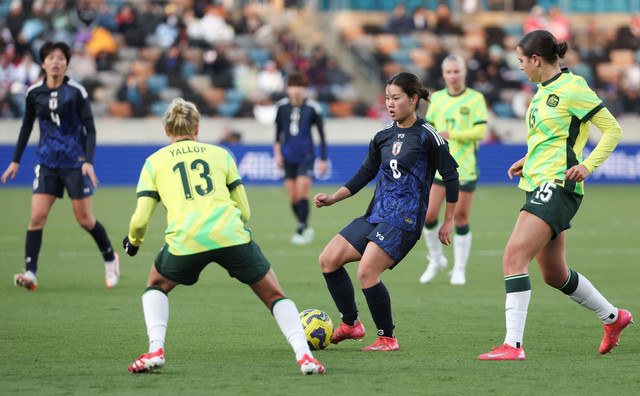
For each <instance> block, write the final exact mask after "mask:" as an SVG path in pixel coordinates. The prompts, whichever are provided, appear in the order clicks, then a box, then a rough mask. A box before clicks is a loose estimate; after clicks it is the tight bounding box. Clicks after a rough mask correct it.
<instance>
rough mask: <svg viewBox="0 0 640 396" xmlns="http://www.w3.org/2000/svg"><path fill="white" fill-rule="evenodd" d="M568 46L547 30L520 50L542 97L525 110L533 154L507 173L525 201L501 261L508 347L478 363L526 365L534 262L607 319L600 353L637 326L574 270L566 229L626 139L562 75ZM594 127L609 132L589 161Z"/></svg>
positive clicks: (594, 100)
mask: <svg viewBox="0 0 640 396" xmlns="http://www.w3.org/2000/svg"><path fill="white" fill-rule="evenodd" d="M568 47H569V46H568V44H567V43H566V42H562V43H560V44H558V42H557V40H556V38H555V37H554V36H553V34H551V33H550V32H549V31H547V30H535V31H533V32H531V33H529V34H527V35H525V36H524V37H523V38H522V40H520V42H519V43H518V46H517V48H516V51H517V55H518V61H519V62H520V69H521V70H522V71H523V72H524V74H525V75H526V76H527V78H528V79H529V81H531V82H533V83H539V84H538V91H537V92H536V95H535V96H534V98H533V100H532V101H531V104H530V105H529V109H528V111H527V119H526V123H527V130H528V133H527V147H528V149H527V155H526V156H525V157H524V158H522V159H520V160H518V161H516V162H515V163H514V164H513V165H511V167H510V168H509V170H508V172H507V173H508V175H509V178H513V176H520V184H519V185H518V187H520V188H521V189H523V190H525V192H526V202H525V204H524V206H523V207H522V209H521V210H520V214H519V215H518V220H517V221H516V225H515V227H514V229H513V232H512V233H511V236H510V237H509V241H508V242H507V246H506V247H505V250H504V256H503V257H502V269H503V271H504V283H505V287H506V292H507V296H506V301H505V319H506V325H507V334H506V335H505V338H504V343H503V344H502V345H501V346H499V347H494V348H493V350H492V351H491V352H488V353H485V354H482V355H480V356H478V360H524V359H525V354H524V349H523V348H522V340H523V337H524V327H525V323H526V319H527V311H528V309H529V300H530V299H531V281H530V279H529V263H530V262H531V261H532V260H533V259H534V258H535V259H536V261H537V262H538V266H539V267H540V272H541V273H542V278H543V279H544V281H545V282H546V283H547V284H548V285H549V286H553V287H555V288H557V289H558V290H560V291H562V292H563V293H564V294H566V295H567V296H569V298H571V299H572V300H573V301H575V302H577V303H578V304H580V305H582V306H584V307H586V308H589V309H591V310H592V311H593V312H594V313H595V314H596V315H597V316H598V318H600V320H602V322H603V326H604V338H603V339H602V342H601V343H600V348H599V352H600V353H601V354H605V353H608V352H610V351H611V349H612V348H613V347H615V346H616V345H618V339H619V338H620V332H621V331H622V330H623V329H624V328H625V327H627V326H628V325H629V324H630V323H633V318H632V317H631V314H630V313H629V312H628V311H626V310H624V309H618V308H616V307H614V306H613V304H611V303H610V302H609V301H607V299H606V298H604V296H603V295H602V294H600V292H599V291H598V289H596V288H595V287H594V286H593V285H592V284H591V282H589V280H588V279H587V278H586V277H584V276H583V275H582V274H580V273H578V272H576V271H574V270H572V269H569V267H568V266H567V260H566V257H565V250H566V240H567V234H566V230H567V229H569V228H570V227H571V223H570V221H571V219H572V218H573V216H574V215H575V214H576V213H577V211H578V208H579V207H580V203H581V202H582V197H583V195H584V180H585V179H586V178H587V177H588V176H589V175H590V174H591V173H592V172H593V171H594V170H595V169H596V168H597V167H599V166H600V165H602V163H603V162H604V161H605V160H606V159H607V158H608V157H609V155H610V154H611V152H613V150H614V149H615V147H616V145H617V144H618V142H619V141H620V138H621V137H622V129H621V128H620V125H619V124H618V121H616V119H615V118H614V117H613V115H611V113H610V112H609V110H608V109H607V108H606V107H605V106H604V104H603V103H602V100H600V98H598V96H597V95H596V94H595V92H593V91H592V90H591V88H589V86H588V85H587V83H586V82H585V80H584V79H583V78H582V77H580V76H576V75H574V74H573V73H571V72H570V71H569V70H567V69H561V68H560V66H559V64H558V60H559V59H561V58H564V56H565V54H566V52H567V49H568ZM589 122H592V123H593V124H594V125H595V126H597V127H598V129H600V130H601V131H602V133H603V135H602V137H601V138H600V141H599V142H598V144H597V145H596V147H595V148H594V149H593V151H592V152H591V154H589V156H588V157H587V158H586V159H584V160H583V159H582V149H583V148H584V145H585V144H586V143H587V139H588V135H589Z"/></svg>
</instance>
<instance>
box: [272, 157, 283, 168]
mask: <svg viewBox="0 0 640 396" xmlns="http://www.w3.org/2000/svg"><path fill="white" fill-rule="evenodd" d="M273 161H274V162H275V163H276V166H277V167H278V168H282V167H283V166H284V160H283V159H282V155H278V154H275V155H274V156H273Z"/></svg>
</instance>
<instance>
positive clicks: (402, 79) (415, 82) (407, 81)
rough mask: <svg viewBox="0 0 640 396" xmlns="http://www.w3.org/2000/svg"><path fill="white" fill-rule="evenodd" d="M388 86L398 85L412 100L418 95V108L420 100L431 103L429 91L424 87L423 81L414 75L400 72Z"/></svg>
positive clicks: (388, 81) (391, 79)
mask: <svg viewBox="0 0 640 396" xmlns="http://www.w3.org/2000/svg"><path fill="white" fill-rule="evenodd" d="M387 85H396V86H398V87H400V88H402V91H403V92H404V93H406V94H407V95H408V96H409V97H410V98H412V97H413V95H418V103H416V108H417V107H418V105H419V103H420V99H424V100H425V101H427V102H428V101H429V90H428V89H426V88H423V87H422V81H420V79H419V78H418V76H416V75H414V74H411V73H407V72H400V73H398V74H396V75H395V76H393V77H391V78H390V79H389V80H387Z"/></svg>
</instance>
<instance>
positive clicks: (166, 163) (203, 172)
mask: <svg viewBox="0 0 640 396" xmlns="http://www.w3.org/2000/svg"><path fill="white" fill-rule="evenodd" d="M241 184H242V180H241V178H240V174H239V173H238V169H237V167H236V164H235V162H234V161H233V159H232V158H231V156H230V155H229V153H228V152H227V151H226V150H224V149H223V148H220V147H217V146H213V145H210V144H205V143H199V142H196V141H193V140H188V139H187V140H182V141H179V142H175V143H173V144H171V145H169V146H167V147H164V148H162V149H160V150H158V151H156V152H155V153H154V154H152V155H151V156H149V158H147V160H146V162H145V165H144V167H143V169H142V172H141V173H140V180H139V182H138V190H137V194H138V196H150V197H157V198H158V199H159V198H160V197H162V202H163V204H164V206H165V207H166V209H167V224H168V227H167V229H166V230H165V241H166V243H167V245H168V246H169V252H170V253H171V254H173V255H176V256H183V255H187V254H194V253H200V252H204V251H207V250H213V249H219V248H224V247H229V246H236V245H242V244H246V243H248V242H249V241H250V240H251V235H250V233H249V231H248V230H247V229H246V228H245V226H244V222H243V221H242V219H241V215H242V213H241V212H240V210H239V209H238V208H237V203H236V202H235V201H234V200H233V199H231V194H230V190H232V189H234V188H236V187H237V186H239V185H241ZM147 221H148V220H147Z"/></svg>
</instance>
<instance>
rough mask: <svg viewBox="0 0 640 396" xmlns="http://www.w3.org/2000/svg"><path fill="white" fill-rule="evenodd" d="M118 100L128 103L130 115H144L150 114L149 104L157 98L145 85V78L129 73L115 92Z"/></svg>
mask: <svg viewBox="0 0 640 396" xmlns="http://www.w3.org/2000/svg"><path fill="white" fill-rule="evenodd" d="M116 97H117V99H118V100H119V101H120V102H125V103H128V104H129V105H130V107H131V116H132V117H136V118H139V117H146V116H148V115H149V114H151V104H153V102H155V101H157V100H158V96H157V95H156V94H155V93H153V92H152V91H151V90H150V89H149V86H148V85H147V81H146V79H144V78H142V77H139V76H136V75H135V74H129V75H128V76H127V79H126V80H125V82H124V83H123V84H122V86H121V87H120V89H119V90H118V93H117V96H116Z"/></svg>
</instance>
